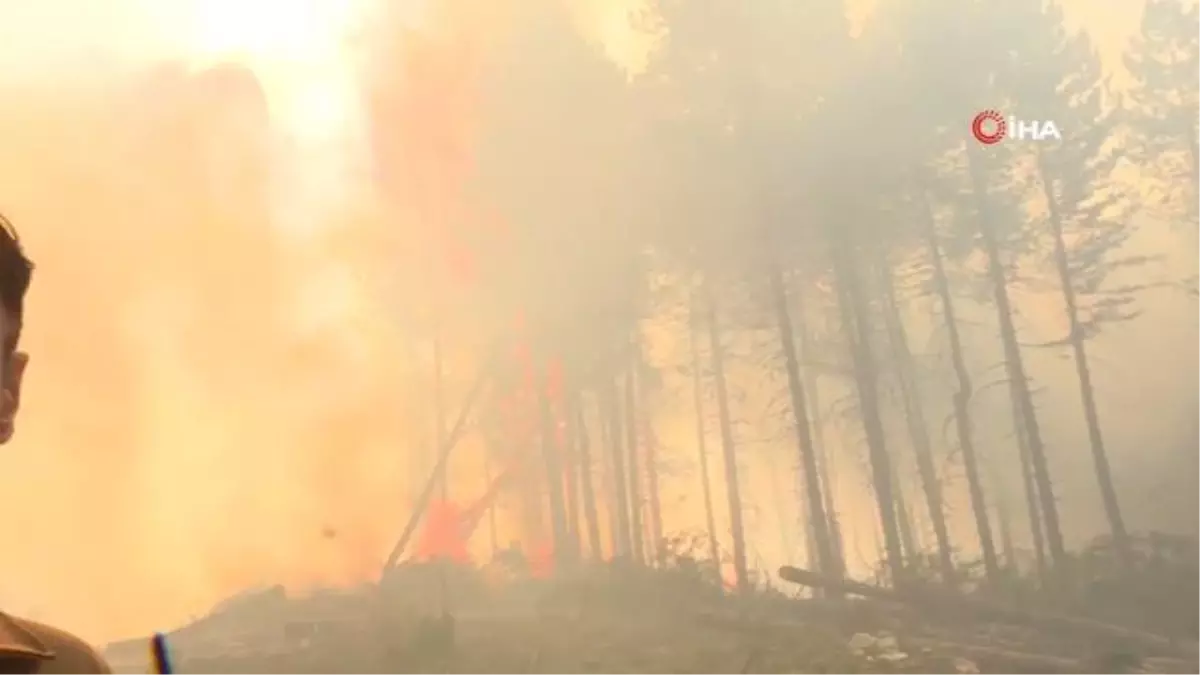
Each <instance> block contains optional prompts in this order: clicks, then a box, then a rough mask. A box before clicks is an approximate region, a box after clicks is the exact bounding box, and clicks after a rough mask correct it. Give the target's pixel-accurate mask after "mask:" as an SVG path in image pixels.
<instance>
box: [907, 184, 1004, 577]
mask: <svg viewBox="0 0 1200 675" xmlns="http://www.w3.org/2000/svg"><path fill="white" fill-rule="evenodd" d="M922 199H923V200H924V207H925V214H924V216H925V238H926V240H927V242H928V246H929V256H930V259H931V261H932V262H933V282H934V285H935V286H936V287H937V294H938V299H939V300H941V303H942V318H943V321H944V323H945V325H946V334H947V335H948V337H949V341H950V359H951V361H952V362H953V364H954V375H955V377H956V378H957V380H958V390H957V391H955V392H954V425H955V429H956V431H957V433H958V445H959V450H960V451H961V452H962V459H963V472H964V473H965V474H966V478H967V492H968V494H969V495H970V498H971V514H972V515H973V516H974V517H975V532H976V534H977V535H978V536H979V550H980V552H981V554H982V555H983V566H984V571H985V572H986V574H987V576H988V579H991V580H993V581H994V580H996V579H997V578H998V576H999V573H1000V565H999V563H998V561H997V560H996V544H995V540H994V539H993V538H992V524H991V520H990V519H989V518H988V507H987V500H986V499H985V498H984V493H983V479H982V478H981V477H980V475H979V459H978V455H977V454H976V453H975V436H974V429H973V425H972V424H971V395H972V393H973V391H972V384H971V373H970V371H969V370H967V361H966V358H965V357H964V356H963V347H962V337H961V336H960V335H959V332H958V316H957V314H956V313H955V311H954V296H953V295H952V294H951V293H950V280H949V278H948V277H947V276H946V266H945V263H944V261H943V260H942V249H941V246H940V245H939V244H938V237H937V228H936V225H935V223H934V220H933V211H932V210H931V209H930V206H929V201H928V197H925V196H922Z"/></svg>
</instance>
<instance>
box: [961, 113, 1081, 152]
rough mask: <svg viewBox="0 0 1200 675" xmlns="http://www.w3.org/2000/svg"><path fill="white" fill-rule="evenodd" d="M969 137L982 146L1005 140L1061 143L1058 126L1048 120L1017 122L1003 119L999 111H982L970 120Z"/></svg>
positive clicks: (1013, 118)
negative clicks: (972, 137)
mask: <svg viewBox="0 0 1200 675" xmlns="http://www.w3.org/2000/svg"><path fill="white" fill-rule="evenodd" d="M971 135H972V136H974V137H975V140H977V141H979V142H980V143H982V144H984V145H995V144H997V143H999V142H1000V141H1003V140H1004V139H1006V138H1014V139H1016V140H1019V141H1050V140H1053V141H1061V140H1062V134H1061V133H1059V131H1058V125H1057V124H1055V123H1054V122H1053V121H1050V120H1019V119H1017V118H1015V117H1007V118H1006V117H1004V115H1001V114H1000V112H999V111H996V110H984V111H983V112H981V113H979V114H978V115H976V116H975V119H973V120H971Z"/></svg>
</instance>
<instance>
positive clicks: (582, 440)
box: [571, 392, 603, 560]
mask: <svg viewBox="0 0 1200 675" xmlns="http://www.w3.org/2000/svg"><path fill="white" fill-rule="evenodd" d="M571 408H572V410H573V411H574V414H575V448H576V457H577V458H578V460H579V461H578V469H579V486H580V497H581V498H582V500H583V519H584V524H585V527H586V529H587V544H588V553H589V554H590V555H591V557H592V559H593V560H600V559H602V558H603V551H602V545H601V543H600V517H599V514H598V513H597V509H596V490H595V485H594V483H593V479H592V444H591V437H590V436H589V435H588V427H587V415H586V414H585V412H584V407H583V401H582V395H581V394H580V393H578V392H576V393H575V394H574V395H573V405H572V406H571Z"/></svg>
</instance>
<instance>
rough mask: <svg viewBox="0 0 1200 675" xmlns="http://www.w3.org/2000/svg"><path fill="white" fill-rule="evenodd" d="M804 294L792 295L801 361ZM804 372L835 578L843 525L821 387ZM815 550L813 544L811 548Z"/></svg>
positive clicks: (840, 572) (805, 339) (842, 568)
mask: <svg viewBox="0 0 1200 675" xmlns="http://www.w3.org/2000/svg"><path fill="white" fill-rule="evenodd" d="M803 295H804V294H803V293H796V294H795V295H793V296H792V297H793V298H794V299H795V301H796V317H797V318H798V323H799V327H798V330H797V332H798V334H799V339H800V344H799V347H800V353H799V356H800V358H801V360H803V361H805V362H807V361H811V360H812V352H813V349H812V345H811V344H810V340H809V333H808V330H809V320H808V315H807V313H806V311H805V304H804V297H803ZM801 372H802V373H803V375H804V392H805V394H807V396H806V397H807V398H808V403H809V419H810V420H811V423H810V424H809V426H810V427H811V428H812V429H814V430H815V431H816V433H814V434H813V447H814V448H816V453H817V472H818V473H819V474H820V476H821V485H822V486H824V488H825V489H824V492H823V494H822V497H823V502H824V505H825V517H826V518H828V520H829V539H830V542H829V543H830V546H831V547H832V548H833V563H834V569H833V572H834V573H835V574H836V576H837V577H839V578H841V577H844V576H845V575H846V546H845V542H844V541H843V539H842V527H841V524H840V523H839V522H838V511H837V501H836V498H835V496H834V493H835V485H834V481H833V479H832V472H831V471H830V465H829V463H830V456H829V452H828V450H827V448H826V445H825V442H826V440H827V439H826V436H825V425H824V423H823V420H822V416H821V415H822V414H821V390H820V388H819V387H818V386H817V376H816V374H815V372H814V369H813V368H811V367H809V368H805V369H803V371H801ZM813 549H814V550H816V547H815V546H814V547H813Z"/></svg>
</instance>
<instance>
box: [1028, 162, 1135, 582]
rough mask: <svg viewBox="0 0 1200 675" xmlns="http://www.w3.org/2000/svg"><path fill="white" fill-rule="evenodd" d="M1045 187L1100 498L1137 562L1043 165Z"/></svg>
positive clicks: (1121, 544) (1124, 557) (1122, 552)
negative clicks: (1109, 459)
mask: <svg viewBox="0 0 1200 675" xmlns="http://www.w3.org/2000/svg"><path fill="white" fill-rule="evenodd" d="M1041 171H1042V190H1043V192H1044V194H1045V196H1046V205H1047V207H1048V209H1049V214H1050V228H1051V231H1052V233H1053V235H1054V266H1055V268H1056V269H1057V271H1058V281H1059V284H1060V285H1061V287H1062V294H1063V303H1064V305H1065V309H1066V313H1067V330H1068V337H1069V340H1070V342H1071V352H1072V354H1073V355H1074V357H1075V374H1076V377H1077V378H1078V380H1079V396H1080V399H1081V400H1082V402H1083V415H1084V419H1085V420H1086V421H1087V430H1088V441H1089V442H1090V445H1091V449H1092V463H1093V465H1094V466H1095V469H1096V481H1097V482H1098V483H1099V484H1100V498H1101V502H1102V503H1103V504H1104V514H1105V516H1107V517H1108V526H1109V529H1110V530H1111V531H1112V539H1113V548H1114V549H1115V550H1116V552H1117V555H1118V557H1119V559H1120V562H1121V564H1122V565H1124V566H1126V567H1128V566H1129V565H1131V564H1132V563H1133V561H1132V550H1131V547H1130V542H1129V532H1128V530H1126V529H1125V519H1124V518H1123V517H1122V515H1121V505H1120V502H1119V501H1118V500H1117V488H1116V485H1114V483H1113V476H1112V467H1110V466H1109V463H1108V451H1107V450H1105V448H1104V434H1103V433H1102V432H1101V430H1100V413H1099V412H1098V411H1097V410H1096V390H1095V388H1094V387H1093V386H1092V371H1091V368H1090V367H1089V366H1088V357H1087V349H1086V347H1085V346H1084V342H1083V341H1084V334H1083V326H1082V325H1081V324H1080V322H1079V305H1078V303H1077V300H1076V297H1075V281H1074V279H1073V277H1072V275H1071V264H1070V260H1069V259H1068V258H1067V245H1066V242H1065V241H1064V240H1063V225H1062V214H1060V213H1059V209H1058V202H1057V200H1056V199H1055V196H1054V189H1053V187H1052V185H1051V183H1050V177H1049V174H1048V173H1047V171H1046V169H1045V167H1042V169H1041Z"/></svg>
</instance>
